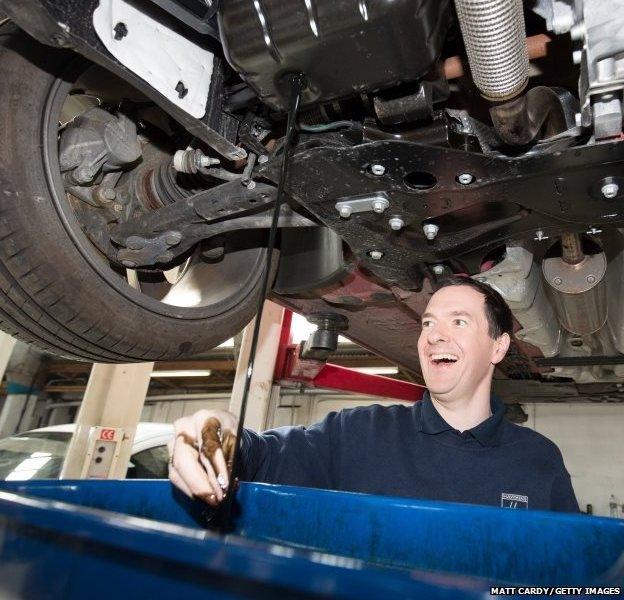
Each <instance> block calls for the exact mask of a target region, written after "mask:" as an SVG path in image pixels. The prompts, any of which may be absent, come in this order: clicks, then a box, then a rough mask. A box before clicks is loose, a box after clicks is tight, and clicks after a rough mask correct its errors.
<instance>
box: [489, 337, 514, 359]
mask: <svg viewBox="0 0 624 600" xmlns="http://www.w3.org/2000/svg"><path fill="white" fill-rule="evenodd" d="M510 344H511V338H510V337H509V334H508V333H503V334H502V335H501V336H500V337H499V338H497V339H496V340H495V342H494V352H493V354H492V364H493V365H497V364H498V363H499V362H500V361H501V360H503V358H505V354H507V350H509V345H510Z"/></svg>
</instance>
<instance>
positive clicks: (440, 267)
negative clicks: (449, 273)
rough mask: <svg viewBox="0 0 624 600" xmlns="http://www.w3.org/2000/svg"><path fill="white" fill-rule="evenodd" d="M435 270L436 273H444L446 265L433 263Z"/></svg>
mask: <svg viewBox="0 0 624 600" xmlns="http://www.w3.org/2000/svg"><path fill="white" fill-rule="evenodd" d="M433 272H434V273H435V274H436V275H442V273H444V265H433Z"/></svg>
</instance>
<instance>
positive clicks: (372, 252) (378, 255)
mask: <svg viewBox="0 0 624 600" xmlns="http://www.w3.org/2000/svg"><path fill="white" fill-rule="evenodd" d="M368 255H369V256H370V257H371V258H372V259H373V260H379V259H380V258H381V257H382V256H383V255H384V253H383V252H382V251H381V250H369V251H368Z"/></svg>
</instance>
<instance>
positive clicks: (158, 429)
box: [0, 423, 173, 481]
mask: <svg viewBox="0 0 624 600" xmlns="http://www.w3.org/2000/svg"><path fill="white" fill-rule="evenodd" d="M75 428H76V425H75V423H68V424H65V425H53V426H51V427H43V428H41V429H32V430H31V431H26V432H24V433H19V434H16V435H12V436H10V437H7V438H4V439H2V440H0V481H23V480H26V479H58V478H59V476H60V474H61V469H62V467H63V461H64V460H65V455H66V454H67V449H68V448H69V443H70V441H71V437H72V434H73V433H74V429H75ZM172 436H173V425H172V424H170V423H139V424H138V427H137V431H136V435H135V437H134V444H133V446H132V455H131V457H130V464H129V465H128V473H127V475H126V478H127V479H166V478H167V460H168V451H167V442H168V441H169V440H170V439H171V437H172Z"/></svg>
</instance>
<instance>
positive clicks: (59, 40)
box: [50, 33, 67, 47]
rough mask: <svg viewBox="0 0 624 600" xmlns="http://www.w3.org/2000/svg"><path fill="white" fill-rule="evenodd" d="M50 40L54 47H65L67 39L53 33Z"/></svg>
mask: <svg viewBox="0 0 624 600" xmlns="http://www.w3.org/2000/svg"><path fill="white" fill-rule="evenodd" d="M50 40H51V41H52V43H53V44H55V45H56V46H61V47H63V46H65V45H66V44H67V38H66V37H65V36H64V35H62V34H60V33H54V34H53V35H52V36H51V37H50Z"/></svg>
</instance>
